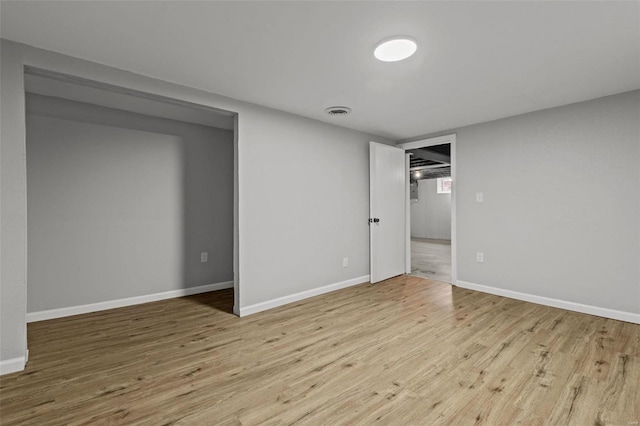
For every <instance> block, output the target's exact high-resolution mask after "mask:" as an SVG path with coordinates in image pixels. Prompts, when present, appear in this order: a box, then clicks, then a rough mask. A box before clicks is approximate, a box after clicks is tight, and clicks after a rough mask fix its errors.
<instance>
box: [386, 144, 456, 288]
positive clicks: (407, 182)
mask: <svg viewBox="0 0 640 426" xmlns="http://www.w3.org/2000/svg"><path fill="white" fill-rule="evenodd" d="M446 143H448V144H450V146H451V179H452V183H453V184H452V185H451V285H456V283H457V279H458V261H457V256H456V253H457V250H456V248H457V246H458V242H457V236H458V234H457V232H456V199H457V192H458V191H457V188H456V186H457V180H456V169H457V165H456V134H455V133H452V134H449V135H443V136H436V137H433V138H427V139H420V140H417V141H413V142H406V143H400V144H398V145H396V146H397V147H398V148H403V149H404V150H405V151H407V150H409V149H416V148H425V147H428V146H434V145H442V144H446ZM405 176H406V177H405V185H406V191H405V192H406V194H407V196H406V207H405V208H406V214H407V220H406V236H405V238H406V243H407V247H406V250H405V251H406V262H407V264H406V273H407V274H410V273H411V217H410V214H411V213H410V211H411V210H410V209H411V199H410V196H409V186H410V178H409V166H408V162H407V166H406V170H405Z"/></svg>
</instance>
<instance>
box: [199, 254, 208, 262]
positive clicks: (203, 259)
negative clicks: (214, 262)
mask: <svg viewBox="0 0 640 426" xmlns="http://www.w3.org/2000/svg"><path fill="white" fill-rule="evenodd" d="M208 261H209V253H208V252H206V251H203V252H202V253H200V263H206V262H208Z"/></svg>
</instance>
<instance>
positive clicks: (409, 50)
mask: <svg viewBox="0 0 640 426" xmlns="http://www.w3.org/2000/svg"><path fill="white" fill-rule="evenodd" d="M416 50H418V45H417V44H416V42H415V40H413V39H411V38H409V37H404V36H402V37H399V36H398V37H393V38H391V39H386V40H383V41H381V42H380V43H378V45H377V46H376V49H375V50H374V51H373V55H374V56H375V57H376V59H378V60H380V61H383V62H397V61H402V60H403V59H407V58H408V57H410V56H411V55H413V54H414V53H416Z"/></svg>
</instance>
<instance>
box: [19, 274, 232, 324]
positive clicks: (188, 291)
mask: <svg viewBox="0 0 640 426" xmlns="http://www.w3.org/2000/svg"><path fill="white" fill-rule="evenodd" d="M225 288H233V281H225V282H221V283H215V284H207V285H201V286H199V287H189V288H181V289H179V290H171V291H165V292H163V293H155V294H145V295H144V296H135V297H127V298H126V299H117V300H108V301H106V302H98V303H90V304H88V305H80V306H70V307H68V308H59V309H50V310H47V311H40V312H30V313H27V322H35V321H44V320H49V319H54V318H62V317H68V316H71V315H79V314H86V313H89V312H98V311H104V310H105V309H113V308H121V307H123V306H131V305H139V304H141V303H147V302H156V301H158V300H164V299H172V298H174V297H183V296H190V295H192V294H200V293H207V292H209V291H215V290H222V289H225Z"/></svg>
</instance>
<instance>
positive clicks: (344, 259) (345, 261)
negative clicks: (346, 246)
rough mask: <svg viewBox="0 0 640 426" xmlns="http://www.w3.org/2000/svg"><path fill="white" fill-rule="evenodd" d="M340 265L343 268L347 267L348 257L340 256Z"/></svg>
mask: <svg viewBox="0 0 640 426" xmlns="http://www.w3.org/2000/svg"><path fill="white" fill-rule="evenodd" d="M342 267H343V268H348V267H349V258H348V257H343V258H342Z"/></svg>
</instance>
